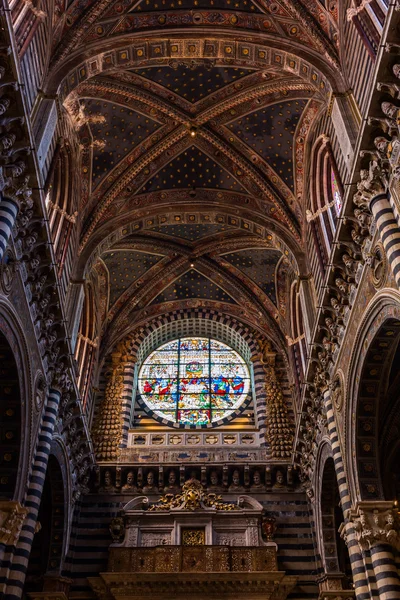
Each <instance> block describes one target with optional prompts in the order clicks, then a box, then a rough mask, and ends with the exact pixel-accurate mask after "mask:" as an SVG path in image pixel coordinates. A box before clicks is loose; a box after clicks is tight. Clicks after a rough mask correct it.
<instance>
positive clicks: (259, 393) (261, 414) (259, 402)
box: [253, 362, 267, 446]
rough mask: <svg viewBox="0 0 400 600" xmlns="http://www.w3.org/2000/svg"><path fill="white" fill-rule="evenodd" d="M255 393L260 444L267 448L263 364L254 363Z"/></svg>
mask: <svg viewBox="0 0 400 600" xmlns="http://www.w3.org/2000/svg"><path fill="white" fill-rule="evenodd" d="M253 375H254V391H255V397H256V402H255V407H254V408H255V411H254V412H255V418H256V423H257V427H258V431H259V436H260V444H261V445H262V446H266V444H267V440H266V435H267V396H266V393H265V372H264V368H263V366H262V364H260V363H258V362H257V363H256V364H254V363H253Z"/></svg>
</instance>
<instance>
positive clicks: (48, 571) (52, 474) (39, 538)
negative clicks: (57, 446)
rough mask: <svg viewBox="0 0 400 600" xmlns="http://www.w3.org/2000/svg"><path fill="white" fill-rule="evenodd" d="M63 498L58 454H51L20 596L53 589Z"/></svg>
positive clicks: (58, 560) (60, 551) (60, 553)
mask: <svg viewBox="0 0 400 600" xmlns="http://www.w3.org/2000/svg"><path fill="white" fill-rule="evenodd" d="M64 499H65V496H64V483H63V476H62V471H61V467H60V464H59V462H58V460H57V458H56V457H55V456H53V455H50V457H49V464H48V467H47V473H46V479H45V482H44V487H43V492H42V497H41V502H40V509H39V514H38V521H37V522H38V526H37V531H36V533H35V536H34V538H33V544H32V549H31V553H30V556H29V564H28V570H27V574H26V580H25V586H24V596H23V598H28V597H29V593H32V592H41V591H44V590H50V589H52V586H53V580H54V578H55V577H59V576H60V570H61V563H62V559H63V550H64V548H63V544H64V512H65V505H64Z"/></svg>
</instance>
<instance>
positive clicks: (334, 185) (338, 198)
mask: <svg viewBox="0 0 400 600" xmlns="http://www.w3.org/2000/svg"><path fill="white" fill-rule="evenodd" d="M331 189H332V196H333V202H334V204H335V209H336V214H337V215H338V216H339V215H340V211H341V210H342V194H341V193H340V190H339V185H338V182H337V179H336V175H335V173H334V172H333V169H332V170H331Z"/></svg>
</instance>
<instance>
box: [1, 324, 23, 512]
mask: <svg viewBox="0 0 400 600" xmlns="http://www.w3.org/2000/svg"><path fill="white" fill-rule="evenodd" d="M18 371H19V370H18V366H17V363H16V361H15V357H14V353H13V351H12V349H11V347H10V344H9V343H8V341H7V340H6V338H5V336H4V335H3V334H2V333H0V472H1V475H0V498H1V499H3V500H11V499H13V498H14V494H15V487H16V483H17V476H18V465H19V459H20V451H21V390H20V383H19V377H18Z"/></svg>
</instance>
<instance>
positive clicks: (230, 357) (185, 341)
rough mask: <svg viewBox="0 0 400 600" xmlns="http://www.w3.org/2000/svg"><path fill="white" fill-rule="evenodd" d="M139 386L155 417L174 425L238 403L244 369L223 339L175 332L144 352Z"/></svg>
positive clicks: (228, 411) (246, 378) (200, 421)
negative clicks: (180, 335) (174, 336)
mask: <svg viewBox="0 0 400 600" xmlns="http://www.w3.org/2000/svg"><path fill="white" fill-rule="evenodd" d="M139 392H140V394H141V397H142V399H143V401H144V402H145V404H146V405H147V407H148V408H149V409H151V410H152V411H153V412H154V414H155V415H156V416H157V417H160V418H162V419H166V420H168V421H171V422H173V423H178V424H180V425H209V424H210V423H212V422H215V421H218V420H219V419H222V418H225V417H228V416H230V415H232V414H233V413H234V411H235V410H237V409H238V408H239V407H240V406H241V405H242V404H243V402H244V401H245V399H246V398H247V396H248V394H249V392H250V374H249V370H248V367H247V365H246V363H245V361H244V360H243V358H242V357H241V356H240V355H239V354H238V353H237V352H236V351H235V350H233V349H232V348H229V346H227V345H226V344H223V343H222V342H219V341H217V340H212V339H209V338H181V339H179V340H174V341H172V342H168V343H167V344H164V345H163V346H161V347H160V348H158V350H155V351H154V352H152V353H151V354H150V355H149V356H148V357H147V359H146V360H145V361H144V363H143V365H142V368H141V370H140V373H139Z"/></svg>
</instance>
